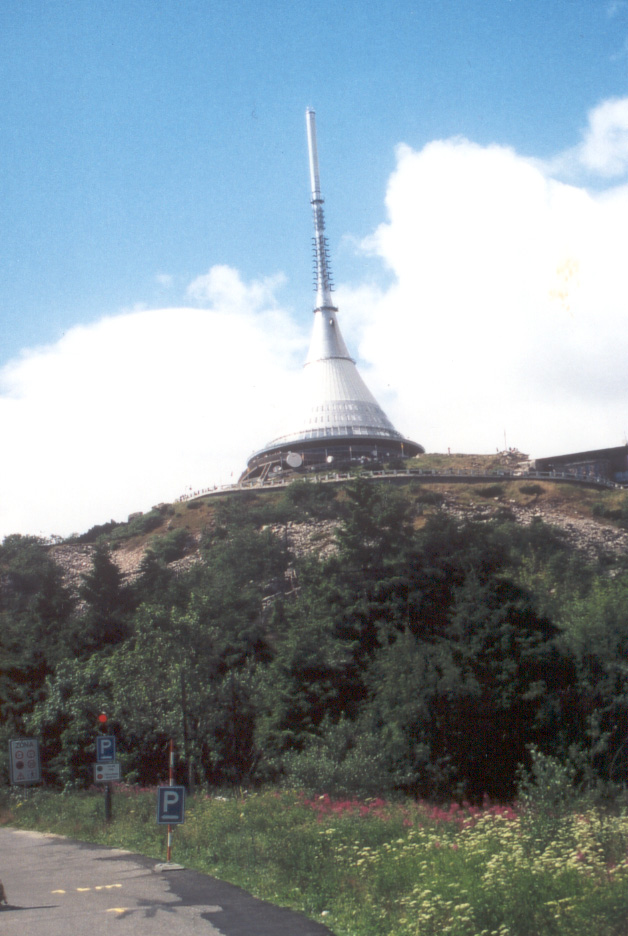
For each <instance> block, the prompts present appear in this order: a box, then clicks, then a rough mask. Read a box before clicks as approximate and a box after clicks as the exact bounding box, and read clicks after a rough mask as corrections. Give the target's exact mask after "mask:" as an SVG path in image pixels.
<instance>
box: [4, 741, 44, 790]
mask: <svg viewBox="0 0 628 936" xmlns="http://www.w3.org/2000/svg"><path fill="white" fill-rule="evenodd" d="M9 769H10V773H11V783H40V781H41V761H40V759H39V741H37V740H36V739H35V738H20V739H19V740H17V741H9Z"/></svg>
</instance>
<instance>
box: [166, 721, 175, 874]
mask: <svg viewBox="0 0 628 936" xmlns="http://www.w3.org/2000/svg"><path fill="white" fill-rule="evenodd" d="M168 786H174V741H173V739H172V738H170V757H169V761H168ZM171 857H172V826H171V825H168V845H167V847H166V861H170V858H171Z"/></svg>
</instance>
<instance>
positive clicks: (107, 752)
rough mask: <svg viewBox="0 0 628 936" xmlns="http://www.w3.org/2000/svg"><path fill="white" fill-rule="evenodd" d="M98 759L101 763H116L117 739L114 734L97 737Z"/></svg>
mask: <svg viewBox="0 0 628 936" xmlns="http://www.w3.org/2000/svg"><path fill="white" fill-rule="evenodd" d="M96 760H97V761H98V763H99V764H114V763H115V760H116V739H115V738H114V737H113V735H98V737H97V738H96Z"/></svg>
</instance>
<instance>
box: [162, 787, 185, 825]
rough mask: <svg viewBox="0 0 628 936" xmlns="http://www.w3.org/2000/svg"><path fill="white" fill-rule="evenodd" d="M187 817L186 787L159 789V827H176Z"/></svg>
mask: <svg viewBox="0 0 628 936" xmlns="http://www.w3.org/2000/svg"><path fill="white" fill-rule="evenodd" d="M184 817H185V787H182V786H162V787H157V822H158V824H159V825H176V824H177V823H181V822H183V820H184Z"/></svg>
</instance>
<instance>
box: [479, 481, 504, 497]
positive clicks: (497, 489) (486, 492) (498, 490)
mask: <svg viewBox="0 0 628 936" xmlns="http://www.w3.org/2000/svg"><path fill="white" fill-rule="evenodd" d="M477 492H478V494H479V495H480V497H502V496H503V494H504V487H503V485H501V484H487V485H485V486H484V487H480V488H477Z"/></svg>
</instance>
